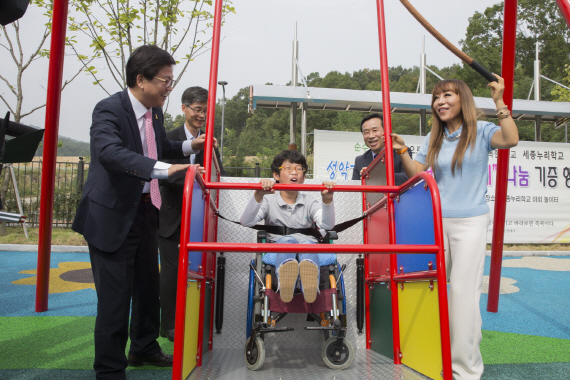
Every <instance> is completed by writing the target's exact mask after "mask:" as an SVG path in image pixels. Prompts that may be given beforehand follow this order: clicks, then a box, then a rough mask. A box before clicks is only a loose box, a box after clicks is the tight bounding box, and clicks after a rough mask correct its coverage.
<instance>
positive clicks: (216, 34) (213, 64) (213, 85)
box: [204, 0, 223, 182]
mask: <svg viewBox="0 0 570 380" xmlns="http://www.w3.org/2000/svg"><path fill="white" fill-rule="evenodd" d="M222 5H223V4H222V0H216V8H215V11H214V27H213V29H214V30H213V35H212V55H211V60H210V83H209V87H208V116H207V122H206V126H207V127H206V149H204V164H205V165H206V166H205V167H206V175H205V178H206V182H210V180H211V179H212V171H211V168H209V166H210V163H211V162H212V151H213V147H214V144H213V143H214V125H215V124H214V123H215V118H216V90H217V89H218V58H219V56H220V30H221V27H222Z"/></svg>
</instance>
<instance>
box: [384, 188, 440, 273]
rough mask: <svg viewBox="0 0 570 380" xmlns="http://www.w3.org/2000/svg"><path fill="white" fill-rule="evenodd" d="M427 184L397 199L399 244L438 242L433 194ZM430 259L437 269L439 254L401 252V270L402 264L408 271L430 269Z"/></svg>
mask: <svg viewBox="0 0 570 380" xmlns="http://www.w3.org/2000/svg"><path fill="white" fill-rule="evenodd" d="M423 184H424V183H423V182H421V183H420V184H419V185H417V186H416V187H413V188H411V189H410V190H408V191H406V192H405V193H404V194H402V195H400V201H399V202H394V210H395V215H394V218H395V221H396V243H397V244H435V238H434V232H433V210H432V202H431V193H430V191H429V189H428V190H426V189H425V188H424V186H423ZM430 261H431V262H432V263H433V264H434V265H433V267H434V268H435V254H432V253H430V254H419V255H418V254H400V255H398V273H400V267H403V268H404V273H410V272H418V271H425V270H428V263H429V262H430Z"/></svg>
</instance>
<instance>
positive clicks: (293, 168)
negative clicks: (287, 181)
mask: <svg viewBox="0 0 570 380" xmlns="http://www.w3.org/2000/svg"><path fill="white" fill-rule="evenodd" d="M279 169H281V170H285V171H286V172H289V173H291V172H292V171H296V172H297V173H306V172H307V169H305V168H304V167H302V166H280V167H279Z"/></svg>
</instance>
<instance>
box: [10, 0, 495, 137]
mask: <svg viewBox="0 0 570 380" xmlns="http://www.w3.org/2000/svg"><path fill="white" fill-rule="evenodd" d="M498 2H499V1H497V0H478V1H470V0H414V1H412V4H413V5H414V6H415V7H416V8H417V9H418V10H419V11H420V12H421V13H422V14H423V15H424V17H425V18H426V19H427V20H429V21H430V22H431V23H432V25H434V27H435V28H436V29H438V30H439V31H440V32H441V33H442V34H443V35H444V36H445V37H447V38H448V39H449V40H450V41H451V42H452V43H454V44H456V45H458V42H459V40H461V39H463V38H464V37H465V31H466V28H467V25H468V19H469V17H471V16H472V15H473V13H474V12H475V11H479V12H483V11H484V10H485V8H487V7H489V6H491V5H493V4H496V3H498ZM233 3H234V6H235V9H236V14H230V15H229V16H228V18H227V20H226V24H225V25H224V26H223V27H222V33H221V35H222V38H223V41H222V43H221V48H220V63H219V75H218V80H225V81H227V82H228V85H227V86H226V97H228V98H230V97H232V96H233V95H235V94H236V93H237V91H238V90H239V89H241V88H243V87H246V86H249V85H252V84H263V83H267V82H271V83H273V84H275V85H285V84H286V83H287V82H288V81H290V80H291V56H292V40H293V37H294V26H295V21H297V25H298V26H297V28H298V29H297V30H298V31H297V37H298V41H299V64H300V68H301V71H302V73H303V74H304V75H305V76H306V75H308V74H309V73H312V72H318V73H320V75H321V76H324V75H326V74H327V73H328V72H330V71H333V70H336V71H340V72H343V73H344V72H350V73H352V72H353V71H358V70H361V69H365V68H369V69H378V68H379V67H380V58H379V49H378V27H377V21H376V2H375V1H373V0H350V1H347V0H271V1H268V0H234V2H233ZM385 14H386V26H387V33H386V34H387V45H388V65H389V66H397V65H402V66H403V67H413V66H418V65H419V60H420V54H421V46H422V35H426V38H425V40H426V54H427V63H428V64H429V65H436V66H438V67H444V66H449V65H451V64H453V63H459V59H457V58H456V57H455V56H454V55H452V54H451V53H449V52H448V51H447V50H446V49H445V48H444V47H443V46H441V45H440V44H439V42H437V41H436V40H435V39H434V38H433V37H432V36H431V35H429V34H428V33H427V32H425V31H424V29H423V28H422V27H421V25H419V24H418V22H417V21H416V20H415V19H414V18H413V17H412V16H411V15H410V14H409V13H408V11H407V10H406V9H405V8H404V7H403V6H402V5H401V4H400V2H399V1H396V0H386V1H385ZM42 17H43V16H42V15H41V12H40V11H39V10H38V9H37V8H35V7H33V6H30V9H29V10H28V12H27V13H26V15H25V16H24V18H23V19H22V20H21V28H22V34H23V38H22V40H23V44H25V47H27V48H29V49H30V50H31V49H32V48H33V47H34V46H37V45H36V44H35V43H34V41H35V40H39V36H40V35H41V25H42V24H43V21H42V22H38V21H39V20H42ZM47 46H49V45H46V47H47ZM5 54H6V53H5V52H3V53H2V58H1V61H2V65H1V67H0V74H1V75H4V76H7V77H10V76H13V75H14V74H15V71H14V70H13V69H10V68H8V67H7V65H8V63H11V62H10V58H9V57H7V56H6V55H5ZM210 56H211V55H210V52H208V53H206V54H203V55H202V56H200V57H199V58H198V59H197V60H196V61H195V62H192V63H191V64H190V65H189V66H188V69H187V72H186V74H185V75H184V78H183V81H182V82H181V83H180V84H179V85H178V87H177V88H176V89H175V90H174V91H173V92H172V94H171V95H170V104H169V107H168V110H167V111H168V112H170V113H172V114H174V115H175V114H177V113H178V112H179V109H180V108H179V104H180V96H181V94H182V92H183V91H184V89H185V88H186V87H190V86H202V87H205V88H208V78H209V70H210V67H209V66H210ZM5 63H6V64H5ZM33 65H35V66H31V67H32V68H31V70H30V71H29V72H26V74H25V78H24V112H26V111H27V110H30V109H31V108H33V107H35V106H37V105H39V104H42V103H44V102H45V96H46V83H47V67H48V62H47V60H39V61H37V62H35V63H33ZM99 65H101V64H99ZM78 67H79V66H78V65H77V63H76V59H75V57H74V56H72V55H68V56H66V61H65V66H64V72H65V75H64V78H69V77H71V76H72V74H73V73H74V72H75V71H76V70H77V69H78ZM99 69H100V72H104V67H103V66H101V67H100V68H99ZM174 74H175V76H177V75H179V72H177V71H176V67H175V69H174ZM428 75H431V74H428ZM107 81H108V82H110V81H109V80H107ZM92 82H93V80H92V78H90V77H88V76H86V75H83V74H81V75H80V76H79V77H78V78H77V79H76V80H75V81H74V82H72V83H71V84H70V85H69V86H68V87H67V88H66V89H65V91H64V92H63V94H62V105H61V116H60V127H59V134H60V135H63V136H66V137H71V138H74V139H77V140H81V141H89V127H90V125H91V112H92V111H93V107H94V106H95V104H96V103H97V102H98V101H99V100H101V99H103V98H104V97H106V96H107V95H106V94H105V92H103V90H101V89H100V88H99V87H98V86H94V85H93V84H92ZM218 87H219V88H218V90H217V98H221V96H222V91H221V86H218ZM115 91H119V88H115ZM0 93H2V94H3V95H4V96H5V97H6V96H8V97H9V90H8V88H7V86H6V85H5V84H4V83H3V82H0ZM9 99H14V98H9ZM14 103H15V101H14ZM6 111H7V107H6V106H5V105H4V104H3V103H0V114H1V115H2V117H3V115H4V114H5V113H6ZM44 118H45V111H44V109H42V110H39V111H36V112H35V113H33V114H32V115H30V116H28V117H26V118H24V119H23V120H22V122H23V123H25V124H31V125H35V126H39V127H42V128H43V127H44V123H45V122H44Z"/></svg>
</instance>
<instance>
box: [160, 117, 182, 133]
mask: <svg viewBox="0 0 570 380" xmlns="http://www.w3.org/2000/svg"><path fill="white" fill-rule="evenodd" d="M184 122H185V119H184V115H181V114H178V115H176V117H175V118H174V119H173V118H172V115H171V114H169V113H168V112H165V113H164V129H166V132H168V131H171V130H173V129H175V128H178V127H180V126H181V125H182V123H184Z"/></svg>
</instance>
